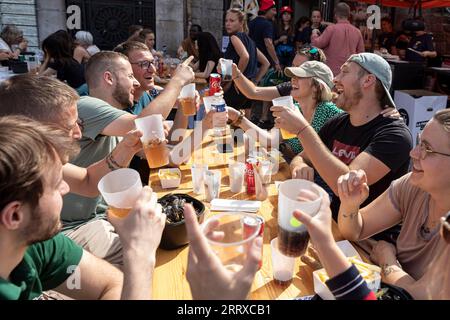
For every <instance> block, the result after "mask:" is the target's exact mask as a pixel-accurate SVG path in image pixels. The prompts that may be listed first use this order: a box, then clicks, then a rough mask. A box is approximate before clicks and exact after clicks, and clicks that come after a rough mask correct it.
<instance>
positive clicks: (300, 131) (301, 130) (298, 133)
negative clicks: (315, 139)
mask: <svg viewBox="0 0 450 320" xmlns="http://www.w3.org/2000/svg"><path fill="white" fill-rule="evenodd" d="M308 127H311V126H310V125H309V124H308V125H306V126H304V127H303V128H301V129H300V130H299V131H298V132H297V137H298V136H299V135H300V133H302V132H303V130H305V129H306V128H308Z"/></svg>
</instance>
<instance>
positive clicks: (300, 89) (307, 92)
mask: <svg viewBox="0 0 450 320" xmlns="http://www.w3.org/2000/svg"><path fill="white" fill-rule="evenodd" d="M291 84H292V91H291V96H292V97H293V98H294V99H295V100H296V101H300V100H301V99H304V98H307V97H309V96H311V95H312V79H311V78H299V77H292V79H291Z"/></svg>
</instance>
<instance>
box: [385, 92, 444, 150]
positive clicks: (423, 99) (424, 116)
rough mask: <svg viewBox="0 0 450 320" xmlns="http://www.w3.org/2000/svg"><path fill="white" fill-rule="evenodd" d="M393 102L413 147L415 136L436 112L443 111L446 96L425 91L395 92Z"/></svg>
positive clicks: (415, 141) (415, 142)
mask: <svg viewBox="0 0 450 320" xmlns="http://www.w3.org/2000/svg"><path fill="white" fill-rule="evenodd" d="M394 102H395V104H396V106H397V109H398V111H399V112H400V114H401V115H402V117H403V119H405V122H406V125H407V126H408V128H409V130H411V134H412V137H413V146H415V145H416V144H417V136H418V134H420V132H422V130H423V128H424V127H425V125H426V124H427V122H428V121H429V120H430V119H431V118H432V117H433V115H434V114H435V113H436V111H438V110H441V109H445V107H446V106H447V96H446V95H443V94H440V93H437V92H432V91H426V90H396V91H395V94H394Z"/></svg>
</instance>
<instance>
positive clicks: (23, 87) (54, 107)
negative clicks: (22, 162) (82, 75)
mask: <svg viewBox="0 0 450 320" xmlns="http://www.w3.org/2000/svg"><path fill="white" fill-rule="evenodd" d="M79 98H80V97H79V96H78V94H77V92H76V91H75V90H74V89H73V88H71V87H69V86H68V85H67V84H65V83H64V82H61V81H59V80H58V79H54V78H52V77H45V76H38V75H31V74H23V75H17V76H14V77H11V78H9V79H8V80H6V81H4V82H3V83H1V84H0V101H1V104H0V117H3V116H9V115H23V116H27V117H30V118H33V119H35V120H38V121H41V122H47V123H51V122H52V123H59V122H61V120H62V119H63V117H65V115H66V113H67V110H68V109H69V108H70V107H71V106H73V105H74V104H76V102H77V101H78V99H79Z"/></svg>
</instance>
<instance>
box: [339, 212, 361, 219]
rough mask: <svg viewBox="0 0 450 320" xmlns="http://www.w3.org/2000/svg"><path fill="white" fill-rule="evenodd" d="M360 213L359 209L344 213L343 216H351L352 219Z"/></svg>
mask: <svg viewBox="0 0 450 320" xmlns="http://www.w3.org/2000/svg"><path fill="white" fill-rule="evenodd" d="M358 213H359V212H358V211H356V212H353V213H349V214H346V213H344V214H342V216H343V217H344V218H350V220H353V219H354V218H355V217H356V216H357V215H358Z"/></svg>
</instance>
